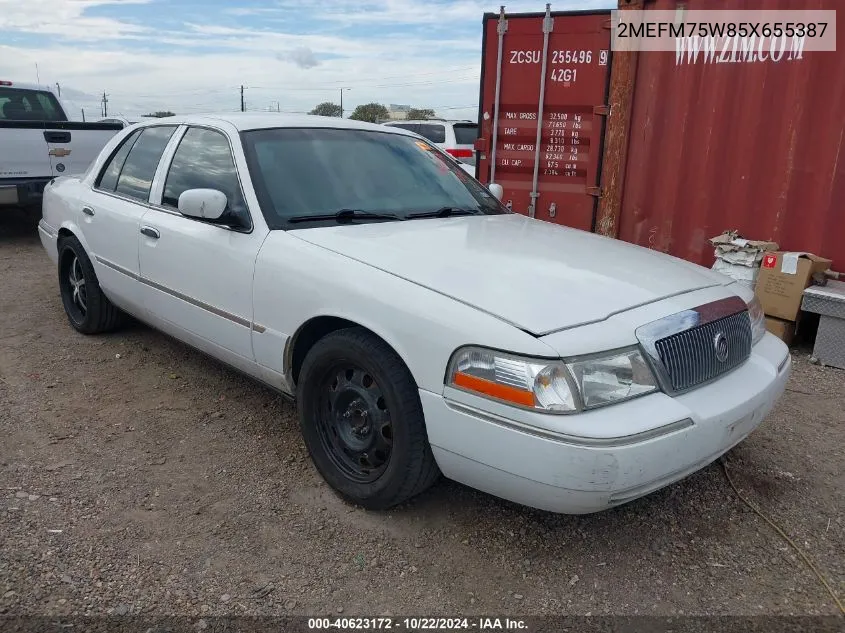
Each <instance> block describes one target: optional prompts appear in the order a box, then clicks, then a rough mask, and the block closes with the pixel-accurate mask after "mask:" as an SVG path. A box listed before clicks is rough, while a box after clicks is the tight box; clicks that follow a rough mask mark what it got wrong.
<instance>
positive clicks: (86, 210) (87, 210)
mask: <svg viewBox="0 0 845 633" xmlns="http://www.w3.org/2000/svg"><path fill="white" fill-rule="evenodd" d="M82 213H84V214H85V215H90V216H91V217H93V216H94V209H92V208H91V207H82Z"/></svg>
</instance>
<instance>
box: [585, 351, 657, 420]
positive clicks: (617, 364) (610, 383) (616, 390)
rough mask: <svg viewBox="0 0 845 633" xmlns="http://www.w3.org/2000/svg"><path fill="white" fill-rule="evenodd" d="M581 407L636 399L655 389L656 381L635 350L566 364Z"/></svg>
mask: <svg viewBox="0 0 845 633" xmlns="http://www.w3.org/2000/svg"><path fill="white" fill-rule="evenodd" d="M569 369H570V370H571V371H572V375H573V376H575V382H576V384H577V385H578V390H579V391H580V392H581V398H582V399H583V401H584V407H585V408H587V409H591V408H593V407H600V406H602V405H605V404H611V403H613V402H619V401H620V400H628V399H630V398H636V397H637V396H641V395H643V394H646V393H651V392H652V391H656V390H657V381H656V380H655V378H654V374H652V373H651V369H649V366H648V364H647V363H646V362H645V359H644V358H643V356H642V354H640V352H639V350H637V349H629V350H625V351H622V352H620V353H617V354H614V355H612V356H599V357H597V358H588V359H584V360H577V361H574V362H571V363H569Z"/></svg>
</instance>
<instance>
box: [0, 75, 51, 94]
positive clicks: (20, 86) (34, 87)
mask: <svg viewBox="0 0 845 633" xmlns="http://www.w3.org/2000/svg"><path fill="white" fill-rule="evenodd" d="M0 81H8V82H9V83H11V84H12V85H11V86H7V85H3V86H2V87H3V88H11V89H12V90H14V89H15V88H17V89H18V90H40V91H41V92H52V93H54V94H55V91H54V90H53V88H52V87H51V86H39V85H38V84H28V83H24V82H22V81H14V80H12V79H8V80H7V79H4V78H3V77H2V76H0Z"/></svg>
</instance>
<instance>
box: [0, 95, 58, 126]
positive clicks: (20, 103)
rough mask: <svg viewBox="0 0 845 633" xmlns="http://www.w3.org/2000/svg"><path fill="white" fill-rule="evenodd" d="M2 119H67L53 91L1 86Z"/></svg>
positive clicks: (0, 106)
mask: <svg viewBox="0 0 845 633" xmlns="http://www.w3.org/2000/svg"><path fill="white" fill-rule="evenodd" d="M0 120H8V121H67V117H66V116H65V114H64V112H62V108H61V106H60V105H59V102H58V100H56V97H55V96H53V94H52V93H50V92H46V91H44V90H23V89H20V88H8V87H0Z"/></svg>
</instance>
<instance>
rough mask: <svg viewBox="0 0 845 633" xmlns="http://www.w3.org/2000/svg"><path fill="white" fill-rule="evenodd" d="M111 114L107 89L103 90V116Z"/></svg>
mask: <svg viewBox="0 0 845 633" xmlns="http://www.w3.org/2000/svg"><path fill="white" fill-rule="evenodd" d="M108 115H109V97H108V95H107V94H106V91H105V90H103V117H107V116H108Z"/></svg>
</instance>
